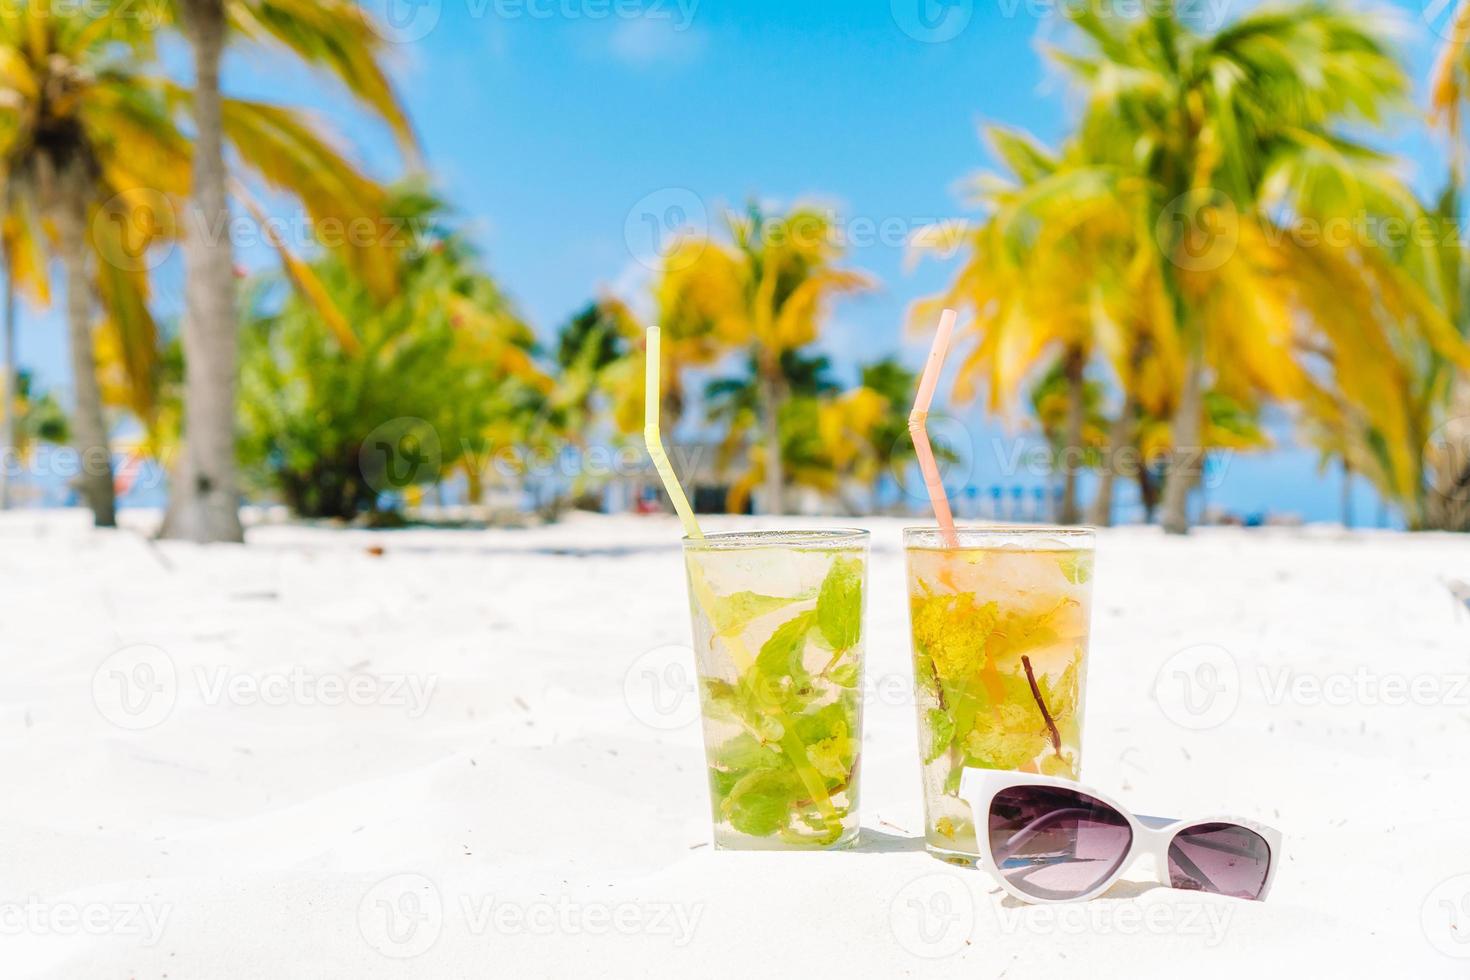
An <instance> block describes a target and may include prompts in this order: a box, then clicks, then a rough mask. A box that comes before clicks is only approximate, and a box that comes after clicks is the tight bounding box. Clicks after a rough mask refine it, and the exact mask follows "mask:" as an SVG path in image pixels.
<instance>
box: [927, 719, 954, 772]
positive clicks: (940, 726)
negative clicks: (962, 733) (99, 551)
mask: <svg viewBox="0 0 1470 980" xmlns="http://www.w3.org/2000/svg"><path fill="white" fill-rule="evenodd" d="M924 722H925V728H926V729H927V730H928V732H929V745H928V747H927V748H926V749H925V751H924V765H926V766H927V765H928V764H929V763H931V762H933V761H934V760H935V759H937V758H939V757H940V756H941V755H943V754H944V753H945V751H946V750H947V749H948V748H949V743H951V742H953V741H954V719H952V718H951V717H950V716H949V714H948V713H947V712H945V711H941V710H940V709H939V708H930V709H929V710H928V711H927V712H926V713H925V715H924Z"/></svg>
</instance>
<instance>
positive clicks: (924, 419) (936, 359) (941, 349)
mask: <svg viewBox="0 0 1470 980" xmlns="http://www.w3.org/2000/svg"><path fill="white" fill-rule="evenodd" d="M956 316H957V314H956V313H955V311H954V310H945V311H944V312H943V313H941V314H940V316H939V330H938V332H936V333H935V334H934V346H933V347H931V348H929V360H928V362H927V363H925V365H924V376H923V377H922V378H920V379H919V395H918V397H917V398H915V399H914V410H913V411H912V412H909V437H910V438H911V439H913V440H914V454H915V455H916V456H918V457H919V469H920V470H921V471H922V472H923V474H924V487H925V489H927V490H928V491H929V502H930V503H931V504H933V505H934V517H935V519H937V520H938V521H939V529H940V530H941V531H943V532H944V543H945V545H946V546H947V547H950V548H955V547H958V546H959V543H960V541H959V536H958V535H956V534H955V531H954V514H953V513H951V512H950V509H949V498H948V497H947V496H945V494H944V484H943V483H941V482H940V480H939V465H938V464H937V463H935V462H934V449H933V447H931V446H930V445H929V429H928V421H929V404H930V403H931V402H933V401H934V389H935V388H937V387H939V374H940V372H941V371H943V370H944V355H945V354H947V353H949V336H950V334H952V333H953V332H954V322H955V318H956Z"/></svg>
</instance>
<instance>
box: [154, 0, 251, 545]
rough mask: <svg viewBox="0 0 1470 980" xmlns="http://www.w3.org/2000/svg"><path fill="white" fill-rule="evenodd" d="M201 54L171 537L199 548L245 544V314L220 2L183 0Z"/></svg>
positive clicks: (196, 81) (187, 232) (187, 23)
mask: <svg viewBox="0 0 1470 980" xmlns="http://www.w3.org/2000/svg"><path fill="white" fill-rule="evenodd" d="M183 8H184V11H183V12H184V26H185V30H186V33H187V34H188V38H189V43H190V46H191V47H192V49H193V53H194V123H195V126H196V128H197V130H198V133H197V136H196V138H195V146H194V172H193V187H192V191H191V196H190V200H189V206H188V209H187V213H186V215H185V239H184V270H185V274H186V277H187V278H186V282H185V286H184V330H183V334H184V366H185V372H186V377H185V383H184V447H183V452H182V453H181V454H180V457H179V460H178V465H177V466H176V467H175V469H174V478H173V481H172V484H173V485H172V487H171V492H170V494H169V515H168V517H167V519H166V520H165V522H164V534H165V535H167V536H169V537H179V538H186V539H189V540H193V541H200V542H206V541H242V540H244V534H243V532H242V530H241V527H240V514H239V491H238V478H237V476H236V463H235V383H236V373H237V370H238V368H237V363H238V357H239V352H238V344H239V340H238V335H237V332H236V331H237V327H238V315H237V310H236V305H235V261H234V249H233V246H232V243H231V242H230V236H229V222H230V209H229V202H228V200H227V199H226V195H225V180H226V170H225V157H224V129H223V123H222V120H221V94H220V59H221V56H222V54H223V51H224V42H225V29H226V23H225V12H224V4H223V3H222V0H185V2H184V4H183Z"/></svg>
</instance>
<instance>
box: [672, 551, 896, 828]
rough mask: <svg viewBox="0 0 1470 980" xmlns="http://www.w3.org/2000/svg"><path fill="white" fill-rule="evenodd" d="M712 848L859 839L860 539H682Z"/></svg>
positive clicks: (864, 556)
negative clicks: (691, 618) (704, 754)
mask: <svg viewBox="0 0 1470 980" xmlns="http://www.w3.org/2000/svg"><path fill="white" fill-rule="evenodd" d="M684 561H685V568H686V571H687V572H688V578H689V599H690V608H691V612H692V617H693V620H694V649H695V656H696V660H697V663H698V667H699V679H700V705H701V708H702V710H703V721H704V744H705V752H706V756H707V758H708V762H709V787H710V804H711V808H712V811H713V818H714V833H715V846H716V847H721V848H732V849H790V848H834V847H843V846H845V845H847V844H850V843H852V842H853V840H855V839H856V837H857V832H858V764H859V761H860V753H861V749H862V699H861V690H862V670H863V613H864V607H865V605H866V596H867V588H866V585H867V570H868V532H866V531H860V530H846V529H843V530H824V531H757V532H748V533H736V534H712V535H709V536H707V537H705V538H702V539H701V538H686V539H685V540H684Z"/></svg>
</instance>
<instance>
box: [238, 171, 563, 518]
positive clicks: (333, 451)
mask: <svg viewBox="0 0 1470 980" xmlns="http://www.w3.org/2000/svg"><path fill="white" fill-rule="evenodd" d="M386 207H387V208H388V213H389V214H392V215H395V216H401V217H403V218H405V219H411V220H408V221H406V222H405V223H406V224H407V225H408V226H409V227H412V228H413V229H414V231H413V232H412V233H411V234H409V235H408V236H407V238H406V240H405V241H404V242H403V243H402V244H401V246H400V247H399V255H398V260H399V262H400V264H401V271H400V278H401V288H400V290H399V291H398V293H397V294H396V295H395V296H394V297H393V298H392V299H391V300H389V301H388V302H387V303H383V302H381V301H379V300H378V298H377V296H376V295H375V294H374V293H373V291H372V290H371V289H370V288H368V286H367V285H366V284H365V283H364V282H363V281H362V279H361V277H360V276H358V275H357V274H356V273H355V272H354V271H353V270H352V268H351V266H350V265H349V264H348V262H347V261H346V259H345V258H344V257H340V256H328V257H325V258H321V259H318V260H317V261H315V262H313V263H312V268H313V270H314V272H315V273H316V278H315V280H314V281H315V282H317V283H319V284H320V285H321V287H322V288H323V290H324V291H325V292H326V293H327V294H328V296H329V297H330V298H331V301H332V302H331V305H330V309H332V310H335V311H340V313H341V315H342V316H344V317H345V318H346V319H347V320H348V321H349V322H350V323H351V324H352V325H353V327H352V329H353V333H352V337H353V342H354V343H355V344H356V346H354V347H349V345H345V344H344V343H343V341H342V335H341V334H340V327H339V326H335V325H333V323H332V322H331V319H330V318H329V317H327V316H325V315H323V306H322V304H320V303H319V302H317V301H316V299H315V298H313V297H311V296H309V295H307V294H305V293H302V292H301V291H300V290H299V289H298V290H295V291H294V292H293V294H292V295H290V296H287V297H285V299H284V302H282V296H281V294H282V293H283V292H284V290H283V289H282V288H281V287H282V286H283V285H284V284H283V283H281V282H279V280H274V281H273V280H269V279H268V280H266V281H265V282H266V283H268V284H269V289H268V290H262V291H256V292H254V293H253V294H252V298H253V299H255V300H256V302H254V303H252V307H251V309H252V315H251V316H250V318H249V319H248V320H247V323H246V327H245V343H244V345H243V349H244V358H243V361H242V364H243V367H244V370H243V371H242V376H241V386H242V391H243V392H245V394H246V395H247V397H245V398H244V399H242V405H241V426H242V439H241V449H242V454H243V455H244V457H245V459H246V461H247V463H249V464H250V468H249V473H250V475H251V476H253V477H258V478H259V483H260V484H262V485H263V487H266V488H270V489H273V490H275V491H277V492H279V493H280V495H281V496H282V497H283V498H284V499H285V500H286V502H287V503H288V504H289V505H290V506H291V508H292V510H293V511H294V512H296V513H298V514H304V515H307V516H313V517H339V518H351V517H354V516H356V515H357V514H358V513H360V512H363V511H371V510H373V509H374V508H375V507H376V504H377V502H378V499H379V497H380V496H381V495H382V494H384V493H388V492H390V491H404V492H407V491H409V490H410V489H412V488H413V487H416V486H421V485H424V484H426V483H432V482H435V481H437V480H438V479H439V478H440V477H442V476H445V475H447V474H449V473H450V472H452V471H454V470H455V469H459V468H462V469H464V470H465V471H466V472H467V473H468V475H469V476H470V477H471V479H472V480H478V479H479V478H480V477H481V475H482V473H483V471H484V469H485V468H486V466H487V463H488V461H489V460H490V457H491V450H492V449H493V448H495V447H499V446H504V445H507V444H519V443H520V442H522V441H524V440H525V438H526V434H527V433H528V432H529V433H530V435H531V436H532V437H534V436H535V435H536V433H535V431H534V423H535V422H536V421H538V418H537V417H538V415H539V414H540V413H541V411H542V409H543V407H544V399H545V395H546V393H547V391H548V390H549V387H550V385H549V380H548V379H547V378H546V376H545V375H544V374H543V373H542V371H541V370H540V368H539V366H538V365H537V364H536V363H535V361H534V360H533V356H532V355H533V353H534V350H533V349H534V339H535V338H534V335H533V334H532V333H531V330H530V328H529V327H528V326H527V325H526V324H525V323H524V322H523V321H522V320H521V319H520V317H519V316H518V315H517V314H516V312H515V310H514V308H513V306H512V305H511V303H510V301H509V300H508V298H507V297H506V296H505V294H504V293H503V292H502V291H501V290H500V288H499V286H498V285H497V284H496V283H495V281H494V279H493V278H492V277H491V276H489V275H488V274H487V273H486V272H485V271H484V269H483V265H482V263H481V260H480V257H479V255H478V254H477V252H476V251H475V249H474V248H473V246H472V245H471V243H470V242H469V241H468V239H467V238H466V237H465V235H464V233H463V232H462V231H460V230H459V229H458V228H457V227H455V225H454V223H453V222H452V221H451V220H450V216H449V214H448V212H447V209H446V208H445V207H444V205H443V203H442V202H440V201H439V200H438V199H437V198H436V197H435V196H433V195H432V194H429V193H427V192H425V191H423V190H422V189H420V188H417V187H415V186H406V187H402V188H397V189H395V191H394V193H393V195H392V197H391V199H390V200H389V202H388V203H387V205H386ZM289 275H290V273H288V276H289ZM405 420H409V421H414V420H422V421H423V422H426V423H428V427H427V428H420V427H419V426H418V425H417V422H414V424H413V425H410V426H408V427H404V428H399V427H398V426H399V424H400V423H402V422H404V421H405ZM385 426H387V428H386V429H385V428H384V427H385ZM430 436H432V438H433V440H434V441H435V442H437V444H438V448H437V449H423V450H422V458H415V459H398V458H396V457H394V454H395V453H398V452H400V451H402V452H403V453H404V455H405V457H406V456H408V455H409V454H410V452H411V453H412V454H413V455H414V456H415V457H418V456H419V455H420V449H419V448H414V447H412V446H411V443H412V442H414V441H417V440H420V439H422V438H428V437H430ZM377 452H384V453H386V454H387V457H383V458H380V457H377V456H375V453H377ZM389 457H393V458H389ZM401 463H407V464H408V465H407V466H406V467H403V468H400V467H399V464H401ZM373 464H376V469H375V468H374V465H373ZM424 464H427V465H424Z"/></svg>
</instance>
